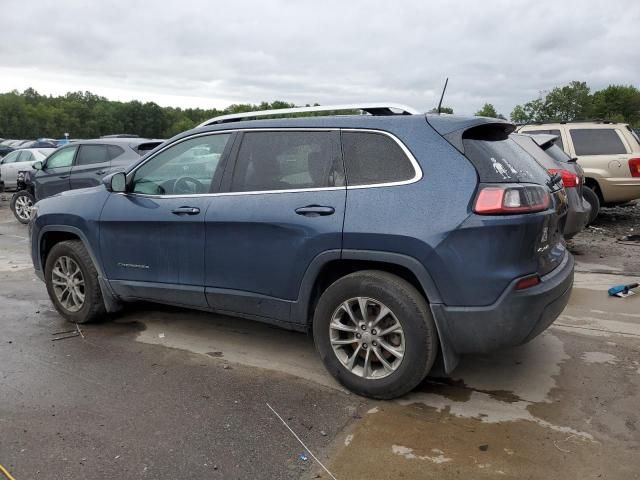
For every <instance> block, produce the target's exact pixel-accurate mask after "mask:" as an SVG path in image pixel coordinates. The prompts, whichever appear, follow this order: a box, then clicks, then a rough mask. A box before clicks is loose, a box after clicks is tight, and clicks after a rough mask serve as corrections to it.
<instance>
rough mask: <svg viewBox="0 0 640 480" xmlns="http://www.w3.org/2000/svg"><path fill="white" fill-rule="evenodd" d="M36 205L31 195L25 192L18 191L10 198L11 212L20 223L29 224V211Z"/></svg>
mask: <svg viewBox="0 0 640 480" xmlns="http://www.w3.org/2000/svg"><path fill="white" fill-rule="evenodd" d="M35 203H36V200H35V198H33V195H31V193H29V192H28V191H27V190H20V191H19V192H16V193H14V194H13V197H11V211H12V212H13V215H14V216H15V217H16V219H17V220H18V221H19V222H20V223H29V220H31V209H32V208H33V205H34V204H35Z"/></svg>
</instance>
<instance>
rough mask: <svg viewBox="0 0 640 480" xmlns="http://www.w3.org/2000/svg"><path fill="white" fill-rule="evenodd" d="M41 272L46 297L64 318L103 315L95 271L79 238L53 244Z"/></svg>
mask: <svg viewBox="0 0 640 480" xmlns="http://www.w3.org/2000/svg"><path fill="white" fill-rule="evenodd" d="M44 273H45V282H46V284H47V293H49V298H50V299H51V301H52V302H53V305H54V306H55V307H56V310H57V311H58V312H59V313H60V314H61V315H62V316H63V317H64V318H66V319H67V320H68V321H70V322H73V323H88V322H91V321H94V320H98V319H99V318H101V317H102V316H104V315H105V311H106V310H105V306H104V301H103V299H102V292H101V290H100V284H99V283H98V272H97V270H96V267H95V266H94V265H93V261H92V260H91V256H90V255H89V252H87V249H86V248H85V247H84V245H83V244H82V242H81V241H79V240H68V241H65V242H60V243H57V244H55V245H54V246H53V248H52V249H51V252H49V255H48V256H47V261H46V264H45V269H44Z"/></svg>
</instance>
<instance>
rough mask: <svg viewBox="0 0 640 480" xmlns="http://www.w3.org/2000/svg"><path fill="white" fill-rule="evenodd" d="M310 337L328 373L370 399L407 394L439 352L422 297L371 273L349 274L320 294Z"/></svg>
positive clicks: (390, 277) (405, 285)
mask: <svg viewBox="0 0 640 480" xmlns="http://www.w3.org/2000/svg"><path fill="white" fill-rule="evenodd" d="M313 335H314V341H315V344H316V348H317V350H318V352H319V353H320V357H321V358H322V361H323V362H324V365H325V367H326V368H327V370H328V371H329V373H331V374H332V375H333V376H334V377H335V378H336V379H337V380H338V381H339V382H340V383H341V384H342V385H344V386H345V387H347V388H348V389H349V390H351V391H353V392H355V393H357V394H359V395H363V396H366V397H371V398H380V399H390V398H395V397H399V396H401V395H404V394H405V393H407V392H409V391H411V390H412V389H413V388H415V387H416V386H417V385H418V384H419V383H420V382H421V381H422V380H423V379H424V378H425V377H426V375H427V373H428V372H429V370H431V367H432V366H433V363H434V361H435V358H436V355H437V352H438V337H437V332H436V329H435V325H434V322H433V318H432V316H431V312H430V310H429V306H428V305H427V302H426V300H425V298H424V297H423V296H422V295H421V294H420V292H418V291H417V290H416V288H415V287H413V286H412V285H411V284H410V283H408V282H407V281H405V280H403V279H402V278H400V277H397V276H396V275H392V274H390V273H387V272H382V271H376V270H366V271H361V272H356V273H352V274H350V275H347V276H345V277H342V278H341V279H339V280H337V281H336V282H335V283H333V284H332V285H331V286H330V287H329V288H327V290H325V292H324V293H323V294H322V296H321V297H320V300H319V301H318V305H317V307H316V310H315V313H314V318H313Z"/></svg>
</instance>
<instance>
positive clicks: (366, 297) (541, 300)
mask: <svg viewBox="0 0 640 480" xmlns="http://www.w3.org/2000/svg"><path fill="white" fill-rule="evenodd" d="M351 108H354V107H351ZM356 108H359V109H361V110H363V111H365V112H368V113H369V114H368V115H329V116H311V117H300V116H297V117H296V116H293V117H292V115H291V113H292V111H289V110H286V111H271V112H266V113H263V112H258V113H256V112H252V113H250V114H239V115H231V116H225V117H218V118H215V119H212V120H211V121H209V122H205V124H203V125H201V126H200V127H198V128H196V129H194V130H191V131H188V132H185V133H183V134H180V135H178V136H176V137H174V138H172V139H170V140H168V141H167V142H165V143H164V144H163V145H162V146H160V147H159V148H157V149H156V150H154V151H153V152H151V153H149V154H147V155H145V156H144V157H142V158H141V159H140V160H139V161H137V162H136V163H134V164H133V165H132V166H130V167H129V168H128V169H127V170H126V172H119V173H114V174H111V175H109V176H107V177H106V178H105V179H104V182H103V183H104V185H100V186H98V187H93V188H87V189H80V190H74V191H68V192H65V193H62V194H60V195H56V196H53V197H50V198H47V199H45V200H43V201H40V202H38V203H37V205H36V207H35V209H34V212H33V216H32V219H31V223H30V231H31V242H32V257H33V263H34V267H35V270H36V273H37V274H38V276H39V277H40V278H41V279H43V280H44V281H45V282H46V286H47V290H48V293H49V296H50V298H51V301H52V302H53V304H54V305H55V307H56V309H57V310H58V311H59V312H60V313H61V314H62V315H63V316H64V317H65V318H66V319H68V320H70V321H72V322H77V323H84V322H88V321H91V320H95V319H98V318H100V317H103V316H104V315H105V314H106V313H108V312H113V311H117V310H118V309H120V308H121V306H122V305H123V304H124V303H126V302H130V301H136V300H146V301H153V302H159V303H164V304H171V305H178V306H184V307H191V308H195V309H201V310H207V311H214V312H219V313H223V314H229V315H233V316H240V317H245V318H249V319H255V320H259V321H264V322H268V323H271V324H276V325H280V326H283V327H285V328H289V329H294V330H300V331H310V332H312V333H313V337H314V341H315V345H316V347H317V350H318V352H319V354H320V356H321V358H322V360H323V362H324V364H325V365H326V368H327V369H328V371H329V372H330V373H331V374H332V375H333V376H335V377H336V378H337V379H338V380H339V381H340V382H341V383H342V384H343V385H345V386H346V387H347V388H349V389H351V390H352V391H354V392H357V393H359V394H362V395H366V396H370V397H375V398H392V397H396V396H399V395H402V394H404V393H406V392H408V391H410V390H411V389H412V388H414V387H415V386H416V385H417V384H418V383H419V382H421V381H422V380H423V379H424V377H425V376H426V375H427V373H428V372H429V371H430V369H431V368H432V366H433V365H434V362H435V361H436V358H438V357H439V358H440V359H441V361H442V364H443V365H444V368H445V370H446V371H447V372H450V371H451V370H453V369H454V368H455V366H456V363H457V361H458V358H459V355H461V354H465V353H477V352H487V351H490V350H495V349H499V348H502V347H508V346H513V345H519V344H522V343H524V342H527V341H529V340H531V339H532V338H534V337H535V336H536V335H538V334H539V333H541V332H542V331H543V330H544V329H545V328H547V327H548V326H549V325H550V324H551V323H552V322H553V321H554V320H555V318H556V317H557V316H558V315H559V314H560V312H561V311H562V310H563V309H564V307H565V305H566V304H567V301H568V299H569V295H570V292H571V288H572V285H573V258H572V256H571V255H570V254H569V253H568V252H567V250H566V248H565V244H564V242H563V240H562V235H561V233H560V231H559V224H560V220H561V219H562V217H563V216H564V215H565V214H566V210H567V201H566V194H565V193H564V188H563V187H562V183H561V181H560V179H559V178H556V177H552V176H550V175H549V173H548V172H547V171H546V170H544V169H543V168H542V167H540V166H539V165H538V164H537V163H536V162H535V161H534V160H533V159H532V158H531V157H530V156H529V155H528V154H527V153H526V152H525V151H524V150H523V149H522V148H521V147H519V146H518V145H517V144H516V143H515V142H514V141H513V140H512V139H510V138H509V134H510V133H511V132H512V131H513V129H514V127H513V125H511V124H509V123H506V122H503V121H500V120H496V119H487V118H480V117H471V118H461V117H454V116H438V115H425V114H418V113H417V112H415V111H413V110H412V109H409V108H408V107H403V108H400V114H398V113H397V111H398V110H397V109H394V108H390V106H385V105H379V104H373V105H368V106H359V107H356ZM323 109H324V110H326V109H328V110H338V107H311V108H306V109H302V110H296V109H293V112H303V113H307V114H308V113H309V112H312V113H316V110H323ZM275 114H289V118H270V119H260V117H261V116H262V115H272V116H273V115H275Z"/></svg>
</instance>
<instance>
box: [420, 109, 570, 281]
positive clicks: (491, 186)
mask: <svg viewBox="0 0 640 480" xmlns="http://www.w3.org/2000/svg"><path fill="white" fill-rule="evenodd" d="M427 120H428V121H429V119H427ZM429 123H430V124H431V126H432V127H433V128H434V129H435V130H436V131H439V133H441V134H442V135H443V137H444V138H445V139H446V140H448V141H449V143H451V144H452V145H453V146H454V147H455V148H456V149H458V150H459V151H460V152H461V153H462V154H463V155H464V156H465V157H466V158H467V159H468V160H469V161H470V162H471V163H472V164H473V166H474V167H475V169H476V172H477V173H478V180H479V184H478V189H477V193H476V198H475V201H474V204H473V205H472V206H471V209H472V210H473V212H474V213H475V215H473V217H475V218H476V220H474V221H473V222H475V223H474V225H475V226H474V228H476V229H479V228H489V229H493V231H491V232H489V234H487V233H486V232H482V235H480V236H481V237H482V238H483V239H486V238H491V241H492V242H496V244H497V245H498V246H497V247H496V248H495V249H493V250H492V251H493V252H494V255H495V261H494V263H495V268H496V269H504V271H505V280H509V279H508V276H509V275H512V277H511V279H510V280H513V279H514V278H517V277H519V276H525V275H528V274H537V275H538V276H540V277H541V276H543V275H545V274H547V273H549V272H550V271H552V270H553V269H554V268H556V267H557V266H558V265H560V264H561V263H562V260H563V259H564V257H565V255H566V247H565V244H564V239H563V236H562V233H561V225H562V221H563V217H564V216H565V215H566V213H567V195H566V192H565V190H564V188H563V186H562V181H561V178H560V176H559V175H550V174H549V172H548V171H547V170H546V169H545V168H543V167H542V166H541V165H539V164H538V163H537V162H536V161H535V159H533V157H531V155H529V154H528V153H527V152H526V151H525V150H524V149H522V147H520V146H519V145H518V144H516V143H515V142H514V141H513V139H511V138H509V134H510V133H511V132H513V130H514V126H513V125H511V124H509V123H506V122H499V121H496V122H489V121H486V120H485V122H484V123H476V124H471V125H465V126H463V128H459V129H456V130H453V131H446V129H439V128H438V127H439V125H438V123H437V122H435V121H432V122H429ZM440 130H442V131H440ZM501 192H502V193H501ZM491 202H494V205H492V203H491ZM495 202H497V204H495ZM478 220H480V223H479V225H480V227H478V226H477V225H478ZM516 231H517V234H514V232H516ZM515 239H517V240H516V241H517V242H518V243H519V244H520V245H517V246H514V245H513V242H514V240H515ZM518 247H519V248H520V250H519V251H517V250H514V249H517V248H518ZM501 252H504V255H502V254H501ZM516 264H517V265H518V266H517V267H514V265H516ZM526 269H528V270H529V271H525V270H526ZM506 272H509V273H506Z"/></svg>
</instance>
